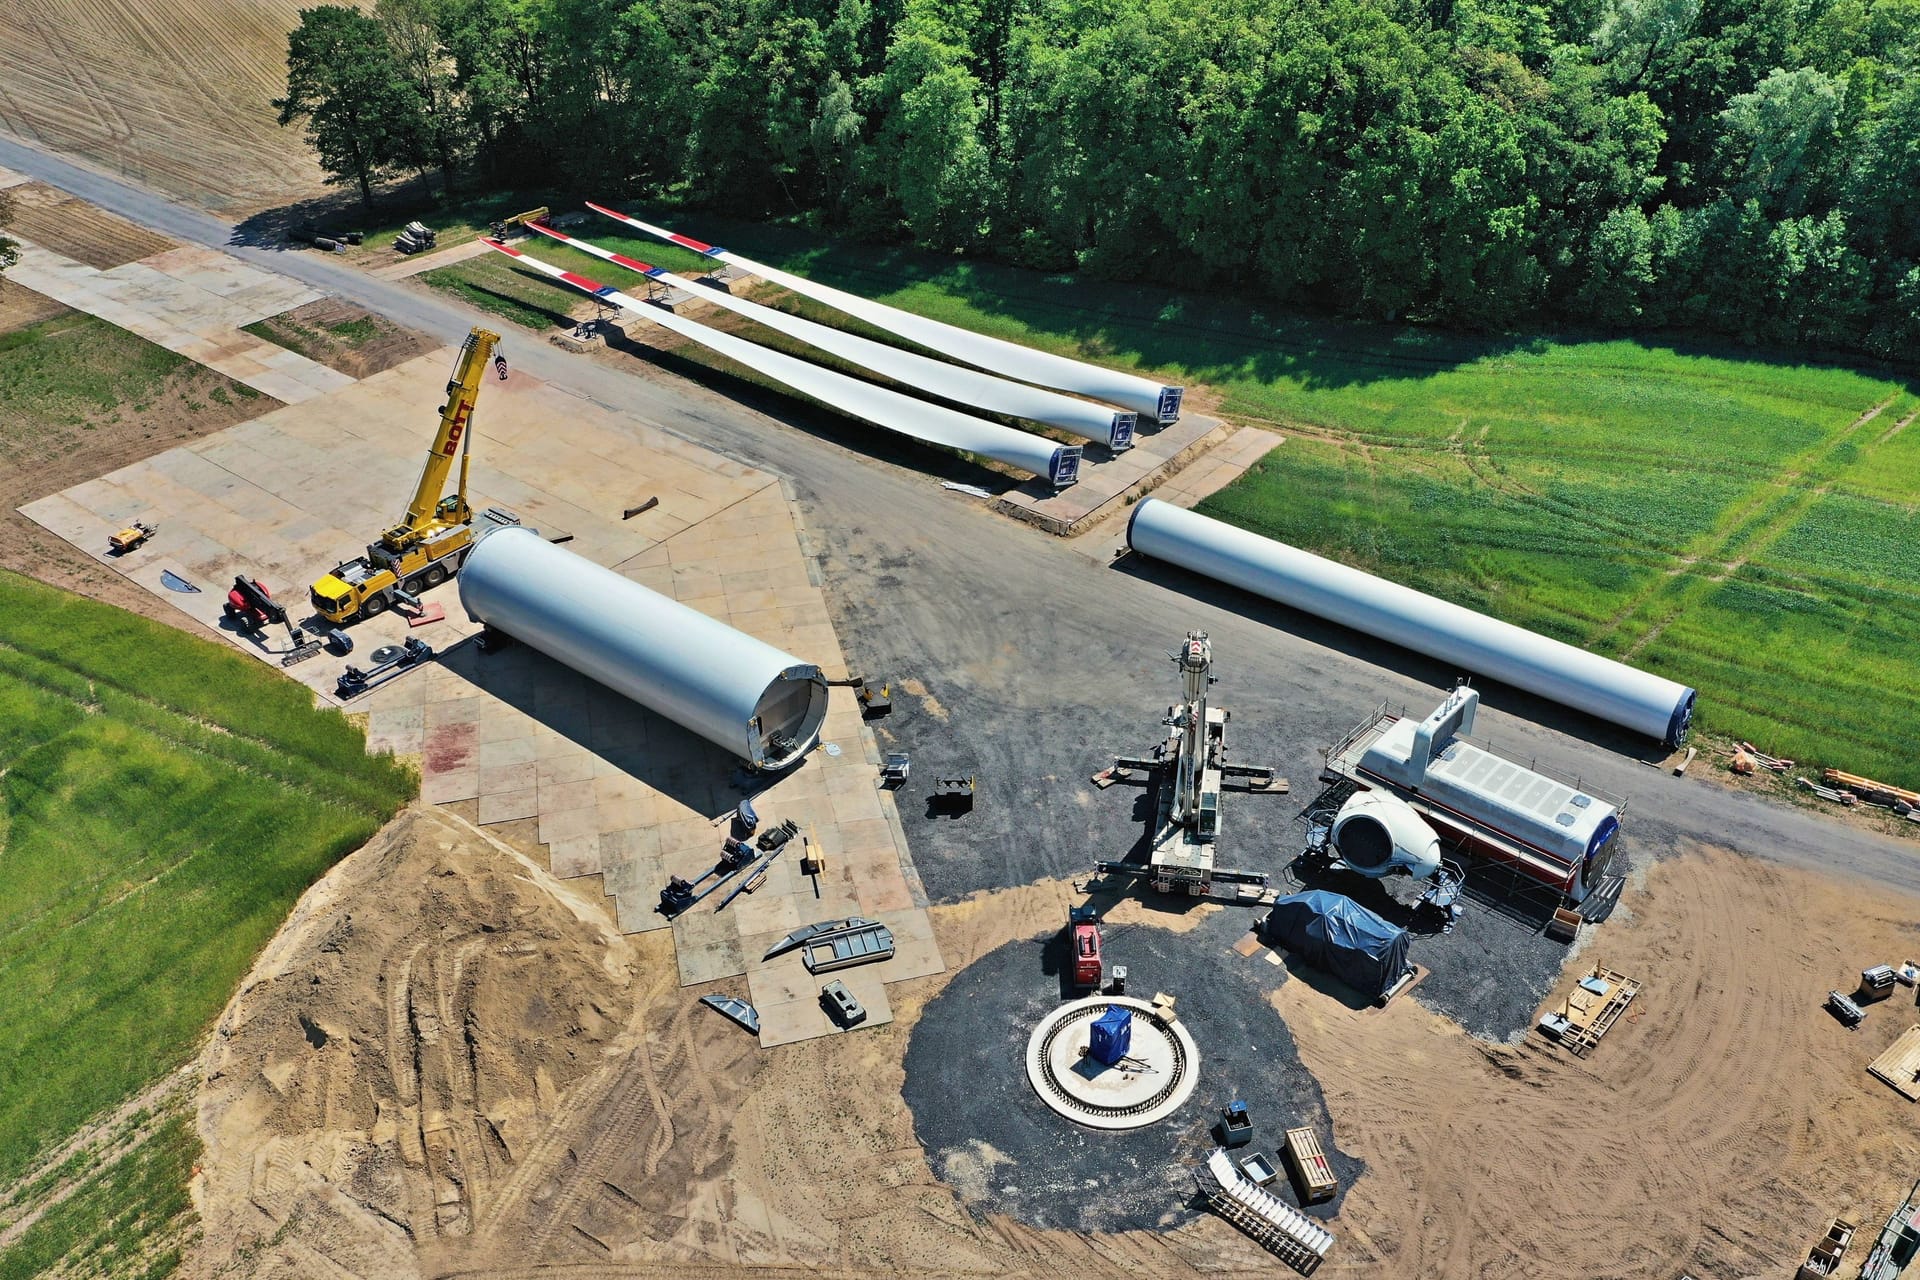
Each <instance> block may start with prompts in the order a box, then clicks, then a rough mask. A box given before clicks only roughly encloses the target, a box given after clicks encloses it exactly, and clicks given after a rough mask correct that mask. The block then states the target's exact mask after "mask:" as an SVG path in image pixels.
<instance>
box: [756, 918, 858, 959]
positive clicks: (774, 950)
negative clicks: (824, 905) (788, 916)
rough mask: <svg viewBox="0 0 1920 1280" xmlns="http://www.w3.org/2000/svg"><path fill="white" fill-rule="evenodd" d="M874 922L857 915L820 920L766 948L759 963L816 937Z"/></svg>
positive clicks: (853, 930) (846, 931)
mask: <svg viewBox="0 0 1920 1280" xmlns="http://www.w3.org/2000/svg"><path fill="white" fill-rule="evenodd" d="M876 923H877V922H876V921H873V920H866V919H862V918H861V917H859V916H848V917H847V918H846V919H844V920H822V921H820V922H819V923H818V924H810V925H807V926H806V927H805V928H802V929H795V930H794V931H793V932H792V933H790V934H788V935H787V936H786V937H784V938H782V939H780V941H778V942H776V943H774V944H773V946H772V947H770V948H768V950H767V954H765V955H763V956H761V957H760V960H761V963H763V964H764V963H765V962H767V961H768V960H771V959H773V958H774V957H775V956H779V955H785V954H786V953H787V952H789V951H792V950H793V949H795V948H796V947H803V946H805V945H806V944H807V943H809V942H813V941H815V940H817V939H822V938H826V937H829V936H831V935H833V934H840V933H853V932H856V931H858V930H861V929H871V928H873V927H874V926H875V924H876Z"/></svg>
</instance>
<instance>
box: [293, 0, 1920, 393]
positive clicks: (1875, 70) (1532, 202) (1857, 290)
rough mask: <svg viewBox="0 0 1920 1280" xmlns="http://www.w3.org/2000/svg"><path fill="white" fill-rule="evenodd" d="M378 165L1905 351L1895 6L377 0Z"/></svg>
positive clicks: (1103, 267)
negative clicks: (670, 199) (668, 198)
mask: <svg viewBox="0 0 1920 1280" xmlns="http://www.w3.org/2000/svg"><path fill="white" fill-rule="evenodd" d="M287 63H288V78H287V93H286V97H285V98H283V99H280V100H278V101H277V102H276V103H275V105H276V106H277V107H278V108H279V109H280V111H281V122H282V123H283V124H288V123H292V122H295V121H304V123H305V125H306V128H307V133H308V137H309V139H310V141H311V142H312V144H313V146H314V147H315V149H316V150H317V152H318V154H319V158H320V160H321V163H322V164H323V165H324V166H325V167H326V169H327V170H328V172H329V173H330V174H331V175H332V176H333V179H334V180H335V181H337V182H340V183H342V184H345V185H349V186H353V185H357V186H358V188H359V190H360V191H361V193H362V196H363V198H364V199H365V200H366V201H367V202H368V203H369V205H371V202H372V200H373V198H374V187H375V184H376V183H378V182H379V181H380V180H382V179H383V178H385V177H387V176H390V175H394V174H398V173H405V172H409V171H418V172H433V173H437V174H438V175H439V176H440V179H441V181H443V182H444V184H445V186H446V187H447V189H448V190H449V191H452V190H453V189H454V188H455V187H456V186H457V185H462V184H472V185H474V186H477V187H481V188H487V187H501V186H541V187H552V188H556V189H560V190H568V191H580V192H583V193H586V192H605V193H609V194H612V193H620V194H638V195H643V196H669V195H670V196H673V197H675V198H680V199H686V200H689V201H692V202H695V203H712V204H717V205H719V204H723V205H725V206H726V207H727V208H728V209H729V210H731V211H733V212H736V213H740V214H742V215H745V216H755V215H771V214H780V215H789V214H794V213H800V214H804V215H806V216H808V217H809V218H811V219H812V220H813V221H814V222H815V223H816V224H817V225H819V226H822V227H825V228H831V229H835V230H840V231H844V232H846V233H849V234H852V235H855V236H859V237H863V238H878V239H906V240H911V241H913V242H914V243H917V244H919V245H922V246H925V247H928V248H933V249H939V250H950V251H960V252H968V253H977V254H986V255H991V256H994V257H997V258H999V259H1002V260H1005V261H1010V262H1014V263H1017V264H1022V265H1028V266H1034V267H1039V268H1044V269H1049V270H1055V269H1079V270H1085V271H1089V272H1092V273H1095V274H1099V275H1106V276H1112V277H1119V278H1126V279H1134V280H1166V281H1178V282H1180V283H1182V284H1185V285H1189V286H1196V285H1197V286H1204V287H1210V288H1217V287H1225V288H1229V289H1232V290H1234V291H1237V292H1242V293H1247V294H1253V295H1258V296H1263V297H1270V298H1274V299H1278V300H1280V301H1282V302H1284V303H1287V304H1290V305H1294V306H1300V307H1304V308H1313V309H1320V310H1325V311H1331V312H1334V313H1338V314H1342V315H1349V316H1355V317H1360V318H1366V319H1380V320H1414V321H1421V322H1435V323H1443V324H1450V325H1455V326H1464V327H1487V328H1507V327H1516V326H1521V325H1529V324H1542V323H1547V324H1574V325H1578V326H1581V327H1598V328H1618V329H1626V328H1633V329H1647V328H1661V327H1679V328H1685V329H1691V330H1700V331H1708V332H1714V333H1719V334H1724V335H1727V336H1730V337H1733V338H1736V339H1739V340H1742V341H1746V342H1751V343H1767V344H1795V345H1804V346H1811V347H1817V348H1821V349H1825V350H1851V351H1857V352H1867V353H1870V354H1873V355H1875V356H1880V357H1886V358H1893V359H1899V360H1910V359H1911V358H1912V356H1913V353H1914V351H1915V350H1916V349H1920V0H1556V2H1555V3H1552V4H1536V3H1526V2H1525V0H377V3H375V4H374V5H373V7H372V9H371V10H370V11H367V12H364V13H363V12H361V11H360V10H357V9H353V8H347V7H341V6H325V7H321V8H316V9H309V10H305V11H303V12H302V14H301V21H300V25H299V27H298V28H297V29H295V30H294V31H293V32H292V33H291V35H290V36H289V40H288V58H287Z"/></svg>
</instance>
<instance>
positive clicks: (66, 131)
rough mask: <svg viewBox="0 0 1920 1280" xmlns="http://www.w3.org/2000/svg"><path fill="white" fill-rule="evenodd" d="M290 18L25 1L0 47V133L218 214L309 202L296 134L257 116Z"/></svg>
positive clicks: (257, 8) (295, 12)
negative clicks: (91, 162)
mask: <svg viewBox="0 0 1920 1280" xmlns="http://www.w3.org/2000/svg"><path fill="white" fill-rule="evenodd" d="M300 8H301V4H300V3H299V0H253V2H252V3H248V4H232V3H214V2H210V0H187V2H186V3H182V4H139V3H135V2H134V0H26V3H24V4H19V5H14V6H12V7H10V8H9V9H8V11H7V34H6V39H4V40H0V129H4V130H6V131H7V132H8V133H11V134H14V135H15V136H17V137H20V138H24V139H25V140H27V141H28V142H31V143H34V144H36V145H38V146H43V147H48V148H51V149H53V150H57V151H63V152H77V153H79V154H80V155H83V156H86V157H88V158H89V159H91V160H94V161H95V162H97V163H98V164H100V165H101V166H102V167H103V168H106V169H108V170H110V171H112V172H114V173H118V174H124V175H126V176H128V177H130V178H133V179H135V180H136V181H140V182H144V183H147V184H149V185H151V186H155V187H158V188H160V189H161V190H163V191H167V192H171V193H173V194H175V195H178V196H184V197H186V198H187V199H190V200H192V201H194V202H196V203H200V204H206V205H209V206H213V207H216V208H220V209H224V210H226V211H228V212H230V213H235V214H241V213H247V212H251V211H253V210H256V209H260V208H264V207H266V206H268V205H273V204H279V203H282V202H284V201H287V200H290V199H297V198H300V197H303V196H308V195H313V194H316V193H318V192H319V191H321V190H323V189H324V188H323V187H322V185H321V179H322V174H321V172H320V167H319V165H318V164H317V163H315V161H314V159H313V155H312V153H311V152H310V151H309V150H308V149H307V145H306V141H305V139H304V137H303V136H302V132H301V130H300V129H298V128H292V129H282V128H281V127H280V126H279V125H278V124H277V123H276V122H275V114H274V110H273V108H272V107H271V106H270V105H269V103H270V102H271V100H272V99H273V98H274V97H275V96H277V95H279V94H280V93H283V92H285V90H286V75H287V32H288V31H290V30H292V29H293V27H294V26H295V25H297V24H298V23H299V21H300V17H299V11H300ZM210 187H212V188H213V189H212V190H209V188H210Z"/></svg>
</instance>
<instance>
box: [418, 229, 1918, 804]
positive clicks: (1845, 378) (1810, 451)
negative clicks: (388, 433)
mask: <svg viewBox="0 0 1920 1280" xmlns="http://www.w3.org/2000/svg"><path fill="white" fill-rule="evenodd" d="M635 212H636V213H638V214H640V215H641V216H646V217H648V218H649V220H650V221H656V222H660V223H663V224H665V225H667V226H669V227H672V228H673V229H675V230H678V231H681V232H684V233H686V234H689V235H693V236H697V237H700V238H703V239H706V240H708V241H711V242H715V243H721V244H725V245H727V246H728V247H729V248H732V249H734V250H736V251H737V252H740V253H742V254H745V255H746V256H748V257H753V258H758V259H761V260H763V261H766V262H769V263H771V264H773V265H776V266H779V267H783V268H786V269H788V270H792V271H796V272H799V273H801V274H804V275H808V276H810V277H811V278H813V279H817V280H820V281H822V282H823V283H827V284H832V285H836V286H839V287H841V288H846V289H850V290H853V291H855V292H858V293H862V294H865V295H866V296H869V297H874V298H878V299H880V300H882V301H886V302H890V303H892V304H894V305H896V306H901V307H905V308H907V309H909V310H912V311H916V312H918V313H920V314H922V315H928V316H932V317H934V318H936V319H941V320H946V321H949V322H951V323H954V324H959V325H963V326H965V327H967V328H970V329H975V330H978V331H980V332H985V333H991V334H994V335H996V336H998V337H1003V338H1008V339H1011V340H1014V341H1019V342H1023V343H1027V344H1029V345H1032V346H1036V347H1040V348H1042V349H1045V350H1051V351H1059V352H1063V353H1067V354H1075V355H1082V356H1086V357H1089V358H1092V359H1096V360H1098V361H1100V362H1102V363H1105V364H1109V365H1113V366H1116V367H1121V368H1133V369H1139V370H1142V371H1151V372H1154V373H1156V374H1158V375H1163V376H1166V377H1168V378H1170V379H1173V380H1177V381H1183V382H1185V383H1187V384H1188V385H1189V386H1190V387H1196V388H1200V389H1201V395H1200V396H1199V397H1197V398H1199V399H1201V400H1202V402H1203V403H1204V401H1205V397H1206V396H1209V395H1210V396H1211V397H1213V398H1215V399H1216V400H1217V402H1218V404H1219V405H1220V407H1221V409H1222V411H1224V412H1225V413H1226V414H1227V415H1228V416H1229V417H1231V418H1234V419H1236V420H1243V421H1254V422H1260V423H1266V424H1273V425H1275V426H1277V427H1278V428H1279V429H1280V430H1281V431H1282V432H1283V433H1284V434H1286V435H1287V436H1288V443H1287V444H1286V445H1285V446H1284V447H1282V448H1280V449H1278V450H1276V451H1274V452H1273V453H1272V454H1270V455H1269V456H1268V457H1267V458H1266V459H1265V460H1264V461H1263V462H1262V463H1261V464H1260V465H1259V466H1257V467H1256V468H1254V469H1253V470H1252V471H1250V472H1249V473H1248V474H1247V475H1246V476H1245V477H1243V478H1242V479H1241V480H1240V481H1239V482H1237V483H1236V484H1234V485H1232V486H1230V487H1229V488H1228V489H1227V490H1225V491H1224V492H1222V493H1220V494H1218V495H1215V497H1214V498H1213V499H1211V500H1210V501H1209V502H1208V503H1207V504H1205V506H1204V507H1203V508H1202V509H1203V510H1206V511H1207V512H1208V513H1209V514H1212V515H1215V516H1219V517H1220V518H1222V519H1226V520H1230V521H1232V522H1234V523H1236V524H1241V525H1244V526H1246V527H1248V528H1252V529H1255V530H1257V531H1259V532H1261V533H1265V534H1268V535H1270V536H1273V537H1277V538H1281V539H1284V540H1286V541H1289V542H1293V543H1296V544H1298V545H1301V546H1304V547H1308V548H1310V549H1312V550H1315V551H1318V552H1321V553H1323V554H1327V555H1331V556H1334V557H1336V558H1338V559H1341V560H1344V561H1346V562H1347V563H1350V564H1355V565H1359V566H1361V567H1363V568H1367V569H1370V570H1373V571H1375V572H1379V573H1381V574H1383V575H1385V576H1387V577H1389V578H1392V579H1394V580H1396V581H1400V582H1405V583H1407V584H1409V585H1412V586H1415V587H1419V588H1421V589H1423V590H1427V591H1432V592H1434V593H1436V594H1438V595H1441V596H1444V597H1446V598H1447V599H1450V600H1455V601H1458V602H1459V603H1462V604H1466V605H1469V606H1472V607H1475V608H1481V609H1486V610H1488V611H1490V612H1492V613H1494V614H1496V615H1498V616H1500V617H1502V618H1505V619H1507V620H1509V621H1512V622H1516V623H1519V624H1520V625H1522V626H1528V627H1533V628H1535V629H1538V630H1540V631H1542V632H1545V633H1547V634H1549V635H1553V636H1557V637H1559V638H1561V639H1564V640H1568V641H1571V642H1573V643H1576V644H1583V645H1586V646H1588V647H1590V648H1593V649H1594V650H1596V651H1598V652H1602V653H1606V654H1609V655H1611V656H1616V657H1624V658H1627V659H1629V660H1631V661H1633V662H1634V663H1636V664H1638V665H1641V666H1644V667H1647V668H1649V669H1652V670H1656V671H1659V672H1661V673H1662V674H1665V675H1669V676H1672V677H1673V678H1674V679H1677V680H1682V681H1685V682H1687V683H1689V684H1692V685H1695V686H1696V687H1698V688H1699V689H1700V691H1701V711H1700V716H1701V720H1700V722H1701V724H1702V726H1703V727H1705V728H1707V729H1709V730H1712V731H1717V732H1722V733H1725V734H1728V735H1732V736H1736V737H1747V738H1751V739H1753V740H1754V741H1755V742H1757V743H1759V744H1760V745H1761V746H1762V747H1763V748H1764V749H1766V750H1768V751H1770V752H1773V753H1775V754H1780V755H1788V756H1793V757H1796V758H1797V759H1800V760H1803V761H1810V762H1818V763H1823V764H1834V765H1838V766H1840V767H1844V768H1847V769H1849V770H1851V771H1853V772H1857V773H1865V774H1871V775H1874V776H1879V777H1883V778H1885V779H1886V780H1888V781H1894V782H1901V783H1904V784H1905V785H1908V786H1914V785H1920V758H1916V756H1915V754H1914V751H1913V749H1912V748H1913V736H1912V732H1911V729H1910V726H1911V725H1912V724H1913V723H1915V721H1916V717H1920V681H1916V680H1915V679H1914V677H1913V674H1912V673H1913V672H1914V671H1916V670H1920V557H1916V546H1917V545H1920V516H1917V515H1916V511H1920V422H1916V423H1915V424H1914V425H1913V426H1912V427H1908V428H1905V429H1900V430H1897V431H1896V430H1895V427H1896V426H1897V425H1898V424H1899V423H1902V422H1904V421H1907V420H1908V419H1910V418H1911V417H1912V416H1913V415H1914V413H1915V410H1916V409H1917V408H1920V388H1916V386H1914V385H1913V384H1910V383H1906V382H1902V381H1899V380H1895V379H1890V378H1888V377H1884V376H1875V375H1871V374H1865V373H1860V372H1854V371H1850V370H1846V369H1839V368H1832V367H1827V366H1818V365H1806V364H1795V363H1787V362H1769V361H1767V360H1763V359H1759V358H1755V357H1753V356H1751V355H1748V354H1729V353H1725V352H1716V351H1700V350H1691V349H1686V348H1683V347H1677V346H1673V345H1667V344H1661V343H1658V342H1651V343H1636V342H1625V341H1579V340H1554V339H1549V338H1538V339H1511V338H1504V337H1476V336H1471V335H1452V334H1443V333H1435V332H1432V331H1428V330H1422V329H1414V328H1405V327H1391V326H1359V325H1350V324H1341V323H1335V322H1330V321H1323V320H1316V319H1310V318H1300V317H1296V316H1289V315H1281V314H1272V313H1269V312H1267V311H1264V310H1263V309H1262V308H1260V307H1259V306H1257V305H1253V304H1248V303H1244V302H1238V301H1233V300H1221V299H1211V298H1204V297H1199V296H1195V295H1188V294H1181V293H1178V292H1176V291H1173V290H1170V289H1166V288H1163V287H1145V286H1137V285H1128V284H1116V283H1109V282H1102V281H1090V280H1081V279H1075V278H1072V277H1068V276H1062V275H1044V274H1041V273H1037V272H1029V271H1021V270H1017V269H1014V268H1009V267H1002V266H996V265H993V264H981V263H972V262H962V261H958V260H955V259H950V258H940V257H934V256H930V255H925V254H917V253H913V252H911V251H906V250H899V249H886V248H875V247H873V246H870V245H858V244H851V243H845V242H834V241H829V240H826V239H824V238H822V237H819V236H817V235H814V234H812V233H809V232H806V231H803V230H798V229H794V228H786V227H768V226H756V225H752V224H742V223H738V222H734V221H731V220H729V219H725V218H720V217H715V216H713V215H709V214H694V213H681V212H671V211H669V212H660V211H657V210H656V211H647V210H644V209H636V210H635ZM616 230H619V231H624V230H625V229H624V228H621V227H619V226H618V224H616V223H613V222H611V221H608V220H605V219H600V220H597V221H590V222H588V223H587V224H585V225H584V226H582V227H579V228H576V229H575V230H574V231H573V232H572V234H574V235H577V236H579V237H581V238H583V239H589V240H591V241H593V242H594V243H595V244H598V245H601V246H603V247H605V248H610V249H614V250H615V251H617V252H621V253H625V254H628V255H629V256H632V257H636V258H639V259H641V260H643V261H647V262H651V263H654V264H657V265H662V266H667V267H669V268H671V269H674V270H684V269H686V268H688V267H689V266H692V265H694V264H696V263H697V262H699V261H700V259H698V258H697V257H695V256H694V255H692V254H690V253H688V252H687V251H685V250H682V249H679V248H677V247H675V246H672V245H666V244H661V243H659V242H656V241H652V240H650V239H644V238H642V239H634V238H632V237H630V236H626V235H615V234H613V232H614V231H616ZM529 251H530V252H533V253H535V254H537V255H538V256H539V257H541V258H542V259H544V260H546V261H548V262H551V263H554V264H555V265H558V266H563V267H567V268H569V269H571V270H575V271H580V272H583V273H584V274H587V275H589V276H591V277H593V278H595V279H598V280H600V281H602V282H603V283H611V284H615V285H618V286H621V287H632V285H633V283H634V277H632V276H631V275H630V274H629V273H627V272H625V271H623V270H622V269H620V268H619V267H616V266H613V265H611V264H608V263H604V262H599V261H597V260H595V259H592V258H590V257H588V256H587V255H584V254H578V253H575V252H574V251H572V250H569V249H567V248H566V247H565V246H563V245H559V244H556V243H552V242H541V241H538V240H536V241H534V242H533V243H532V244H531V245H530V246H529ZM489 269H490V270H494V271H498V268H489ZM457 270H458V268H451V269H449V271H457ZM499 279H500V280H503V281H505V283H502V284H499V285H498V287H499V288H500V289H501V290H502V291H519V292H518V296H521V297H523V298H525V299H526V300H527V302H528V304H529V305H530V306H533V307H537V306H540V305H546V306H554V305H555V303H554V302H553V301H551V300H552V299H555V298H558V297H559V296H561V295H562V294H563V293H564V292H566V291H564V290H563V289H562V288H561V287H560V286H551V287H549V288H548V290H547V293H546V295H545V297H546V298H547V299H549V301H546V302H545V303H544V304H543V303H542V301H541V298H542V295H541V293H540V292H539V289H540V285H541V284H542V283H543V282H542V281H540V280H539V279H538V278H536V277H534V276H532V275H531V274H530V273H527V272H524V271H521V272H516V271H514V270H512V269H511V267H510V266H509V268H508V270H507V271H506V272H504V273H503V274H502V275H501V276H500V277H499ZM780 305H783V306H787V307H789V309H791V310H794V311H796V312H798V313H800V314H805V315H809V316H812V317H813V318H815V319H827V318H830V316H829V315H828V314H827V313H824V312H823V311H822V310H821V309H820V308H818V307H817V306H815V305H814V304H811V303H807V302H805V301H803V300H798V299H793V298H784V299H781V300H780ZM750 336H754V337H756V338H759V337H761V335H760V334H758V333H756V334H753V335H750ZM1190 403H1192V401H1191V400H1190ZM1876 409H1877V410H1878V412H1877V414H1876V415H1875V416H1874V417H1873V418H1871V419H1870V420H1868V421H1866V422H1861V421H1860V419H1861V418H1862V416H1863V415H1865V414H1867V413H1868V412H1869V411H1873V410H1876ZM1856 424H1858V425H1856Z"/></svg>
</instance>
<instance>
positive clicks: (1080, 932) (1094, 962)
mask: <svg viewBox="0 0 1920 1280" xmlns="http://www.w3.org/2000/svg"><path fill="white" fill-rule="evenodd" d="M1067 935H1068V937H1067V940H1068V943H1069V944H1070V945H1071V947H1072V951H1073V985H1074V986H1076V987H1079V988H1082V989H1083V990H1097V989H1098V988H1099V986H1100V984H1101V982H1102V981H1104V980H1105V977H1106V975H1105V973H1104V972H1103V971H1102V970H1101V967H1100V915H1099V913H1098V912H1096V911H1095V910H1094V909H1093V908H1092V907H1084V906H1083V907H1072V908H1069V909H1068V911H1067Z"/></svg>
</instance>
